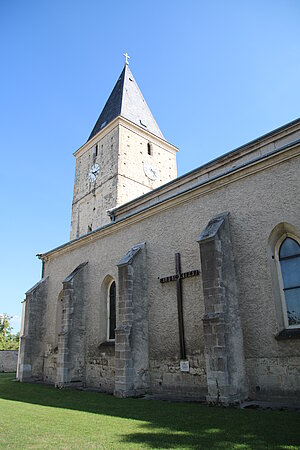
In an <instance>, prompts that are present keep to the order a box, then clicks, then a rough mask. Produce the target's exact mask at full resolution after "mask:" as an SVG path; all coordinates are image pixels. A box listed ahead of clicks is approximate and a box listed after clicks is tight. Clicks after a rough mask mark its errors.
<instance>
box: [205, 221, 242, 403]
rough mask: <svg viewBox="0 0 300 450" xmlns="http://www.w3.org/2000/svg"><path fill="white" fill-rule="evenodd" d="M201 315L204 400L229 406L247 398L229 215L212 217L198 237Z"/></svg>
mask: <svg viewBox="0 0 300 450" xmlns="http://www.w3.org/2000/svg"><path fill="white" fill-rule="evenodd" d="M198 242H199V245H200V256H201V267H202V279H203V293H204V305H205V315H204V318H203V325H204V343H205V360H206V372H207V388H208V395H207V401H209V402H213V403H223V404H230V403H235V402H240V401H243V400H244V399H245V398H247V396H248V389H247V383H246V374H245V358H244V349H243V334H242V327H241V320H240V314H239V304H238V293H237V286H236V276H235V266H234V257H233V250H232V243H231V236H230V227H229V213H223V214H220V215H218V216H216V217H214V218H213V219H212V220H211V221H210V222H209V223H208V225H207V227H206V228H205V229H204V231H203V232H202V233H201V235H200V236H199V238H198Z"/></svg>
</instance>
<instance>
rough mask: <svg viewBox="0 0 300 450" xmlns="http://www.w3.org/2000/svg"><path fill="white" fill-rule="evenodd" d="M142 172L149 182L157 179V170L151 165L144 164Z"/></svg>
mask: <svg viewBox="0 0 300 450" xmlns="http://www.w3.org/2000/svg"><path fill="white" fill-rule="evenodd" d="M144 172H145V175H146V176H147V177H148V178H150V180H156V179H157V178H158V170H157V168H156V167H155V166H153V164H150V163H144Z"/></svg>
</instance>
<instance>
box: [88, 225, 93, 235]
mask: <svg viewBox="0 0 300 450" xmlns="http://www.w3.org/2000/svg"><path fill="white" fill-rule="evenodd" d="M91 231H93V227H92V224H91V225H88V233H90V232H91Z"/></svg>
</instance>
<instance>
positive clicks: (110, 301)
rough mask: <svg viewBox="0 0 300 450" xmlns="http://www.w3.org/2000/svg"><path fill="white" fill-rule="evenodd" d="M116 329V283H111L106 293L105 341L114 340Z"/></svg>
mask: <svg viewBox="0 0 300 450" xmlns="http://www.w3.org/2000/svg"><path fill="white" fill-rule="evenodd" d="M115 328H116V283H115V281H112V282H111V283H110V284H109V286H108V293H107V340H108V341H114V340H115Z"/></svg>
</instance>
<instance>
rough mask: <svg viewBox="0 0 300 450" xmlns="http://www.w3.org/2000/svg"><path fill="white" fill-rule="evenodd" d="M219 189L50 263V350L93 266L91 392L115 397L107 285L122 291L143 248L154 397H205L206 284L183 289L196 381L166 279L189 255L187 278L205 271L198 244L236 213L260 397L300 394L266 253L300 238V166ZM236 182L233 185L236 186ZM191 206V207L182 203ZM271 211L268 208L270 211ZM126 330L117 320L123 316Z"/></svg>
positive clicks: (246, 320)
mask: <svg viewBox="0 0 300 450" xmlns="http://www.w3.org/2000/svg"><path fill="white" fill-rule="evenodd" d="M251 170H252V169H251V168H248V169H245V170H244V171H243V172H242V173H241V174H240V176H235V178H234V175H229V176H228V177H227V178H226V183H225V182H224V181H220V180H219V181H218V180H217V181H215V182H214V183H212V184H211V186H210V189H207V188H205V189H202V188H200V189H199V190H198V191H194V193H193V195H190V194H187V195H186V196H185V197H184V196H182V197H181V199H180V200H182V201H178V202H177V204H176V202H175V201H174V203H172V202H170V203H169V204H168V205H166V206H165V207H160V208H157V209H156V210H153V211H152V212H151V213H149V214H148V215H147V217H146V216H145V218H144V219H142V217H138V218H136V219H135V220H128V221H127V222H126V221H124V222H122V223H120V224H116V225H114V226H112V227H110V228H108V229H106V230H103V231H102V232H101V233H100V234H99V236H98V237H97V239H94V240H93V241H87V240H86V241H82V242H78V245H77V246H74V247H71V248H68V247H66V248H64V249H61V250H60V251H58V252H57V253H54V254H53V255H52V256H51V255H50V258H49V260H48V261H46V262H45V276H48V277H49V283H48V301H47V310H46V322H47V324H48V326H47V329H45V333H44V336H43V339H44V341H45V344H48V345H52V346H53V347H55V346H56V339H57V338H56V336H55V330H56V324H55V320H56V319H54V318H55V317H56V308H57V305H56V303H57V299H58V297H59V293H60V291H61V289H62V281H63V280H64V278H65V277H66V276H68V275H69V274H70V273H71V272H72V271H73V270H74V269H75V268H76V267H77V266H78V265H79V264H81V263H82V262H84V261H88V267H89V270H88V283H86V286H87V288H86V289H87V292H86V298H87V305H86V317H85V323H86V336H85V349H86V350H85V352H86V353H85V355H86V362H88V364H87V365H86V371H85V374H84V377H85V382H86V384H87V385H89V386H92V387H97V388H103V389H104V390H107V391H109V392H111V391H112V386H113V381H112V377H113V352H109V351H108V350H105V349H103V351H102V350H101V347H100V348H99V346H101V344H103V343H104V342H105V340H106V336H105V321H106V299H105V297H104V296H103V293H102V290H101V289H102V284H103V282H104V280H105V279H106V277H107V276H110V277H112V278H113V279H115V280H116V283H117V282H118V275H117V264H118V262H119V260H120V258H121V257H122V256H123V255H125V254H126V252H127V251H128V249H130V248H131V247H132V246H133V245H135V244H136V243H137V242H143V241H145V242H146V246H147V274H148V307H149V370H150V392H153V393H159V394H161V395H164V394H168V395H169V394H170V393H173V392H174V395H175V394H177V393H180V394H181V395H183V396H194V397H199V398H200V397H202V398H203V397H205V395H206V366H205V360H204V339H203V322H202V319H203V316H204V301H203V287H202V281H201V276H197V277H193V278H187V279H184V280H183V316H184V324H185V333H186V349H187V358H188V360H189V361H190V372H189V373H181V372H180V370H179V359H180V355H179V338H178V319H177V307H176V287H175V283H174V282H173V283H172V282H170V283H165V284H162V283H160V282H159V279H158V278H159V277H165V276H168V275H172V274H174V273H175V267H174V255H175V253H176V252H180V254H181V258H182V261H181V264H182V271H188V270H194V269H200V270H201V267H200V254H199V246H198V243H197V238H198V236H199V234H200V233H201V231H202V230H203V229H204V228H205V227H206V225H207V223H208V222H209V221H210V219H211V218H212V217H214V216H215V215H216V214H220V213H223V212H224V211H229V212H230V228H231V239H232V248H233V255H234V263H235V267H236V283H237V291H238V303H239V311H240V319H241V324H242V330H243V339H244V355H245V361H246V372H247V380H248V383H249V389H250V393H251V396H252V397H256V398H260V397H261V396H263V395H264V393H268V392H273V393H276V395H277V396H278V397H282V396H289V397H291V396H294V395H295V392H299V391H300V385H299V379H300V369H299V367H300V349H299V345H298V342H297V341H292V340H291V341H281V342H279V341H277V340H276V339H275V336H276V335H277V334H278V332H279V331H280V329H279V325H278V321H277V318H276V311H275V305H274V295H273V288H272V276H271V272H270V267H269V264H268V252H267V245H268V239H269V236H270V233H271V232H272V230H273V229H274V227H275V226H276V225H277V224H279V223H281V222H287V223H290V224H292V225H293V226H294V227H295V228H296V229H297V230H298V232H299V236H300V217H299V214H297V213H295V211H299V210H300V185H299V173H300V158H299V156H298V158H293V159H287V160H285V161H282V162H280V163H279V162H278V164H276V165H274V164H273V165H270V166H269V167H268V168H265V167H264V166H261V168H260V169H259V170H257V171H255V173H250V172H251ZM232 181H234V182H232ZM183 200H184V201H183ZM266 205H267V207H266ZM117 323H118V317H117ZM99 380H101V381H99Z"/></svg>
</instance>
